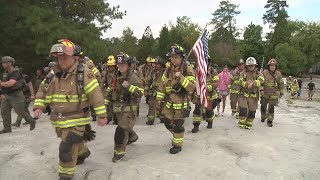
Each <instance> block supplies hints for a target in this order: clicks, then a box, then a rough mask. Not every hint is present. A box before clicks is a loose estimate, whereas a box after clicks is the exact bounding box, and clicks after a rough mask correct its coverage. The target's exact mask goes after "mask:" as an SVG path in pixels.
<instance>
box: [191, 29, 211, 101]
mask: <svg viewBox="0 0 320 180" xmlns="http://www.w3.org/2000/svg"><path fill="white" fill-rule="evenodd" d="M192 50H193V52H194V54H195V56H196V58H197V60H198V68H197V94H198V95H200V101H201V104H202V105H203V106H204V107H207V106H208V102H207V67H208V52H209V48H208V31H207V30H205V31H204V32H203V33H202V35H201V36H200V38H199V39H198V40H197V41H196V43H195V45H194V46H193V48H192Z"/></svg>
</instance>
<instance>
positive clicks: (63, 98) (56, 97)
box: [45, 94, 88, 103]
mask: <svg viewBox="0 0 320 180" xmlns="http://www.w3.org/2000/svg"><path fill="white" fill-rule="evenodd" d="M87 100H88V98H87V96H86V95H85V94H82V98H81V101H87ZM45 102H46V103H55V102H59V103H60V102H79V96H78V95H65V94H53V95H49V96H46V99H45Z"/></svg>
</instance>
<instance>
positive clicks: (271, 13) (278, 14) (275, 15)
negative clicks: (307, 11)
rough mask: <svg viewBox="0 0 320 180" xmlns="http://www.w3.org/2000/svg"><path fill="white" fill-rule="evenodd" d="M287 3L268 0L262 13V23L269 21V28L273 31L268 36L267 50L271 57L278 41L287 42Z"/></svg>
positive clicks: (282, 0) (288, 31) (288, 36)
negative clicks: (264, 11)
mask: <svg viewBox="0 0 320 180" xmlns="http://www.w3.org/2000/svg"><path fill="white" fill-rule="evenodd" d="M288 7H289V5H288V4H287V1H285V0H268V1H267V4H266V5H265V9H267V11H266V13H265V14H264V15H263V20H264V23H269V26H270V28H271V29H272V30H273V32H272V33H271V34H270V35H269V36H268V37H269V42H270V44H269V46H270V47H269V48H268V49H269V50H270V52H267V53H268V54H270V56H271V57H272V56H273V55H274V49H275V47H276V46H277V45H278V44H280V43H286V42H289V38H290V30H289V25H288V18H289V15H288V13H287V11H286V8H288Z"/></svg>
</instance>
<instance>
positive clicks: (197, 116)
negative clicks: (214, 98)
mask: <svg viewBox="0 0 320 180" xmlns="http://www.w3.org/2000/svg"><path fill="white" fill-rule="evenodd" d="M192 118H193V124H201V121H202V118H203V119H205V120H206V121H207V122H212V121H213V118H214V112H213V109H208V108H205V112H204V115H202V111H201V103H196V104H195V107H194V110H193V117H192Z"/></svg>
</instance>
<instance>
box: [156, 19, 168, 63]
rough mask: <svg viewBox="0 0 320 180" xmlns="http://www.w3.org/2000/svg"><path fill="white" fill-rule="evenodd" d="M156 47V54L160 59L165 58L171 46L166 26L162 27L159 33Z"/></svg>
mask: <svg viewBox="0 0 320 180" xmlns="http://www.w3.org/2000/svg"><path fill="white" fill-rule="evenodd" d="M157 42H158V47H157V53H158V55H159V56H160V57H163V58H164V57H165V56H166V54H167V52H168V49H169V47H170V46H171V44H170V43H171V41H170V35H169V29H168V27H167V26H166V25H164V26H163V27H162V29H161V31H160V34H159V38H158V39H157Z"/></svg>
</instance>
